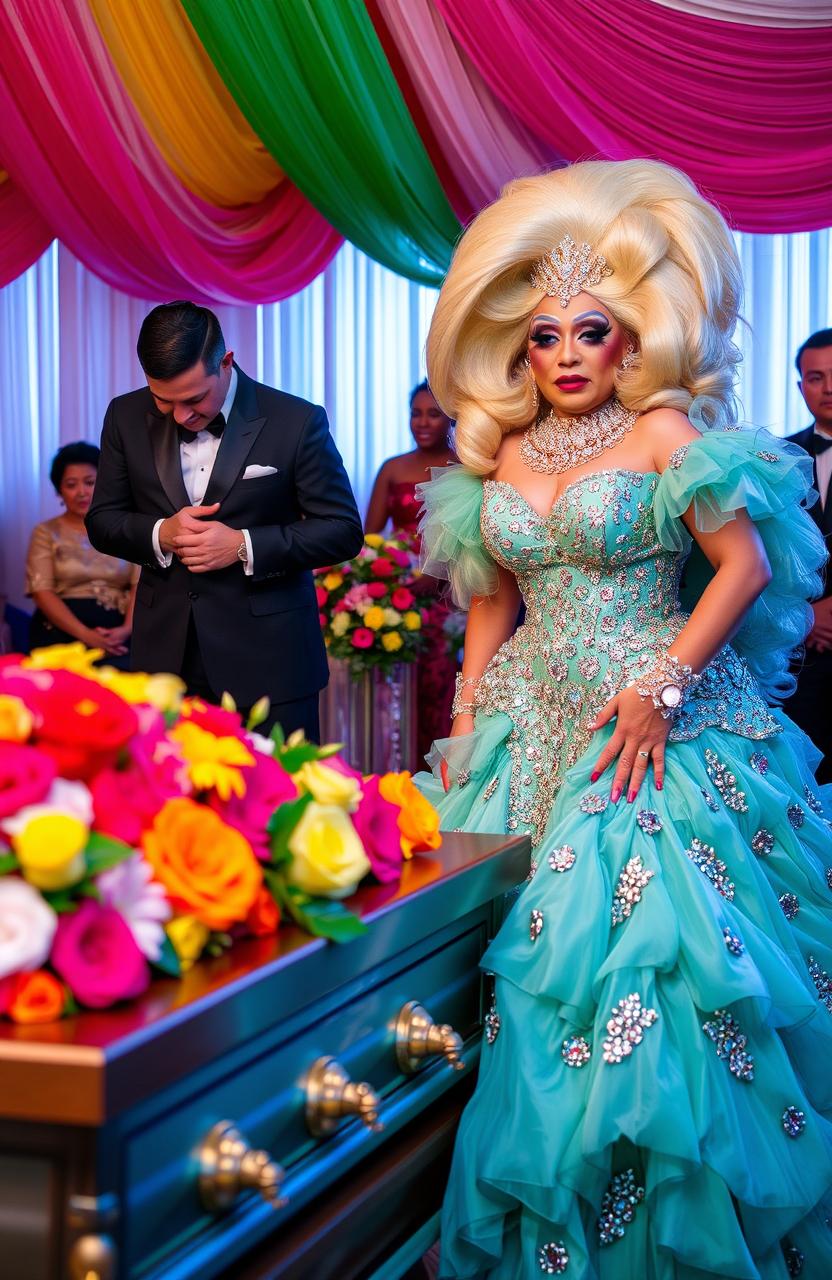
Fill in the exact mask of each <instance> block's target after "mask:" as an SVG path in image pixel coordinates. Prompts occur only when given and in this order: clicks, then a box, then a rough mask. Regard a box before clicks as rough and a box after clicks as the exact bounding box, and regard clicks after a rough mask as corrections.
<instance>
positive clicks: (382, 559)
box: [370, 556, 409, 578]
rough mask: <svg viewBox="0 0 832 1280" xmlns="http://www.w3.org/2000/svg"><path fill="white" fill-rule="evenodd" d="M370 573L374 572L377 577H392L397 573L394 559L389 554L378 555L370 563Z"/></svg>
mask: <svg viewBox="0 0 832 1280" xmlns="http://www.w3.org/2000/svg"><path fill="white" fill-rule="evenodd" d="M408 563H409V561H408ZM370 573H372V574H374V576H375V577H376V578H392V576H393V574H394V573H395V568H394V566H393V561H392V560H391V559H389V558H388V557H387V556H376V558H375V560H374V561H373V563H372V564H371V565H370Z"/></svg>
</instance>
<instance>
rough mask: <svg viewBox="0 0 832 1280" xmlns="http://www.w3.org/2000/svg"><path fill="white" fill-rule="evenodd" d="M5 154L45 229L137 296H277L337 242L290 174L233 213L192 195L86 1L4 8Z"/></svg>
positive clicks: (297, 283) (0, 47)
mask: <svg viewBox="0 0 832 1280" xmlns="http://www.w3.org/2000/svg"><path fill="white" fill-rule="evenodd" d="M183 92H187V86H183ZM0 160H2V163H3V164H4V165H5V166H6V168H7V169H8V171H9V173H10V175H11V178H12V180H13V181H14V183H15V184H16V185H17V186H18V187H19V189H20V191H21V192H22V193H24V194H25V195H26V196H27V197H28V200H29V201H30V202H31V205H32V206H33V207H34V209H35V210H36V211H37V215H38V218H39V219H40V220H41V225H42V224H43V223H45V224H47V225H48V226H49V227H50V228H51V229H52V234H53V235H56V236H59V237H60V239H61V240H62V241H63V242H64V243H65V244H66V245H68V246H69V248H71V249H72V251H73V253H75V255H76V256H77V257H78V258H79V259H80V260H81V261H82V262H83V263H84V264H85V265H86V266H87V267H89V268H90V269H91V270H92V271H94V272H95V273H96V274H97V275H99V276H100V277H101V278H102V279H103V280H106V281H107V283H109V284H111V285H113V286H114V287H115V288H117V289H121V290H123V291H124V292H127V293H131V294H134V295H136V296H139V297H144V298H170V297H177V296H182V295H184V296H186V297H190V298H193V299H195V300H198V301H209V302H210V301H218V302H228V303H258V302H266V301H274V300H277V299H279V298H284V297H287V296H289V295H290V294H292V293H295V292H297V291H298V290H299V289H302V288H303V287H304V286H305V285H307V284H308V283H309V282H310V281H311V280H312V279H314V277H315V276H316V275H317V274H318V273H319V272H320V271H322V270H323V268H324V267H325V266H326V265H327V263H328V262H329V260H330V259H331V258H332V256H333V255H334V253H335V252H336V250H337V249H338V247H339V245H340V244H341V237H340V236H339V235H338V233H337V232H336V231H335V230H334V229H333V228H332V227H331V226H330V225H329V224H328V223H327V222H326V221H325V220H324V219H323V218H322V217H321V215H320V214H319V213H317V212H316V210H315V209H314V208H313V207H312V206H311V205H310V204H309V203H308V202H307V201H306V200H305V199H304V197H303V196H302V195H301V194H300V192H299V191H298V190H297V188H295V187H294V186H293V185H292V184H291V183H289V182H283V183H281V184H280V186H279V187H277V188H276V189H275V191H274V192H272V193H271V194H270V195H269V196H268V197H267V198H266V199H264V200H262V201H261V202H259V203H258V204H256V205H249V206H245V207H243V208H237V209H222V208H219V207H217V206H213V205H209V204H207V203H206V202H205V201H203V200H200V199H199V198H198V197H196V196H194V195H193V194H192V193H191V192H189V191H187V190H186V189H185V188H184V187H183V186H182V184H181V183H180V182H179V181H178V179H177V178H176V177H175V176H174V175H173V174H172V173H171V171H170V169H169V168H168V167H167V165H166V164H165V163H164V162H163V160H162V158H161V156H160V155H159V152H158V151H157V149H156V147H155V145H154V144H153V142H152V140H151V139H150V137H149V135H148V134H147V132H146V130H145V128H144V126H143V124H142V122H141V120H140V119H139V117H138V115H137V113H136V111H135V109H134V108H133V105H132V103H131V101H130V99H129V97H128V95H127V93H126V90H125V89H124V88H123V86H122V83H121V81H120V79H119V77H118V75H117V74H116V72H115V70H114V68H113V65H112V63H111V61H110V58H109V55H108V53H107V50H106V48H105V47H104V44H103V41H102V38H101V35H100V33H99V31H98V28H97V26H96V24H95V22H94V20H93V18H92V15H91V13H90V12H89V9H88V7H87V5H86V3H85V0H63V3H62V4H61V5H57V6H56V5H54V4H53V3H52V2H51V0H16V2H15V4H14V5H9V4H4V5H0Z"/></svg>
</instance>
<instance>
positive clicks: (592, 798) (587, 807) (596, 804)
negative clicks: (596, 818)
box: [578, 791, 609, 813]
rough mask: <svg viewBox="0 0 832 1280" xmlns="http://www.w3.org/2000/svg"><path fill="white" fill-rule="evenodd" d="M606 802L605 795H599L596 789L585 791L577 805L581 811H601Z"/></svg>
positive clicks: (607, 802)
mask: <svg viewBox="0 0 832 1280" xmlns="http://www.w3.org/2000/svg"><path fill="white" fill-rule="evenodd" d="M608 804H609V800H608V799H607V797H606V796H599V795H598V792H597V791H587V793H586V795H584V796H581V799H580V802H579V805H578V807H579V809H580V811H581V813H603V812H604V810H605V809H606V807H607V805H608Z"/></svg>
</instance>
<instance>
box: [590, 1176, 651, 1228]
mask: <svg viewBox="0 0 832 1280" xmlns="http://www.w3.org/2000/svg"><path fill="white" fill-rule="evenodd" d="M643 1199H644V1187H640V1186H639V1185H638V1183H637V1182H636V1175H635V1173H634V1171H633V1170H632V1169H625V1170H624V1172H623V1173H617V1174H616V1175H615V1177H614V1178H613V1180H612V1182H611V1183H610V1185H609V1187H608V1188H607V1190H606V1191H605V1192H604V1198H603V1200H602V1201H601V1216H600V1217H599V1219H598V1243H599V1244H600V1245H608V1244H615V1242H616V1240H620V1239H621V1237H622V1236H623V1235H624V1232H625V1231H626V1230H627V1227H628V1226H629V1225H630V1223H631V1222H632V1220H633V1218H634V1217H635V1214H636V1209H637V1208H638V1206H639V1205H640V1204H641V1202H642V1200H643Z"/></svg>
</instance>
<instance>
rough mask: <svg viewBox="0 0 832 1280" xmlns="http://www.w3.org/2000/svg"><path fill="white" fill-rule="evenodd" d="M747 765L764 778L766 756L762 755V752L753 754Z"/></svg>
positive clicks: (766, 763) (766, 767) (766, 765)
mask: <svg viewBox="0 0 832 1280" xmlns="http://www.w3.org/2000/svg"><path fill="white" fill-rule="evenodd" d="M748 763H749V764H750V765H751V768H752V769H756V770H757V772H758V773H759V775H760V777H761V778H764V777H765V776H766V774H767V773H768V756H766V755H763V753H762V751H755V752H753V754H752V755H751V758H750V760H749V761H748Z"/></svg>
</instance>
